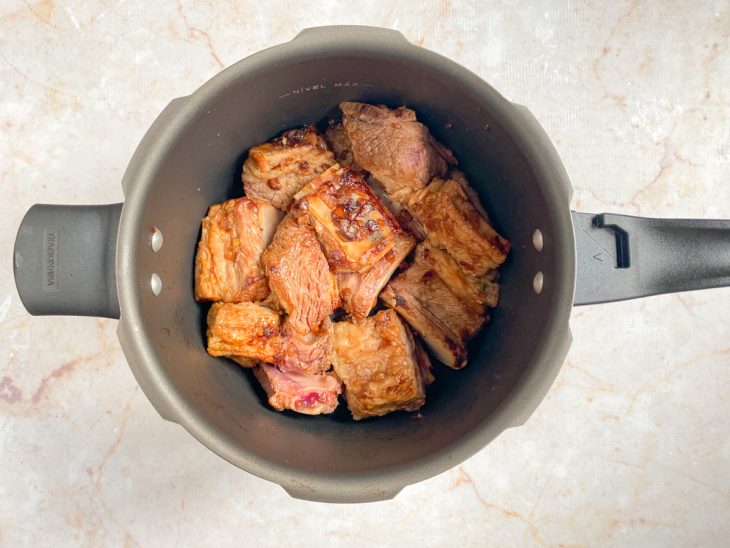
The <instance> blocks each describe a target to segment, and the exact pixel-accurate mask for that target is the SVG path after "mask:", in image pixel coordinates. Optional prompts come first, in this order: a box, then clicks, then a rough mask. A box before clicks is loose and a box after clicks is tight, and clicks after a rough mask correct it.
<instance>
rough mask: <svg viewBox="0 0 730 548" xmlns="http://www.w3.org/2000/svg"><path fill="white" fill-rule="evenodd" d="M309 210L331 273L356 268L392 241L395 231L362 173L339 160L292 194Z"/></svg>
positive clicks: (363, 266) (366, 265)
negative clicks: (338, 162)
mask: <svg viewBox="0 0 730 548" xmlns="http://www.w3.org/2000/svg"><path fill="white" fill-rule="evenodd" d="M296 197H297V199H298V200H299V202H298V207H301V209H302V210H303V211H306V212H307V213H308V214H309V217H310V219H311V221H312V224H313V226H314V229H315V230H316V232H317V237H318V238H319V241H320V242H321V243H322V247H323V248H324V250H325V254H326V256H327V261H328V262H329V265H330V267H331V268H332V270H333V271H334V272H361V271H364V270H367V269H368V268H370V267H371V266H372V265H374V264H375V263H376V262H378V261H379V260H380V259H381V258H382V257H383V256H384V255H385V254H386V253H388V251H390V249H391V248H392V247H393V245H394V240H395V238H394V236H395V233H396V232H399V231H400V230H401V229H400V227H399V226H398V223H397V222H396V220H395V218H394V217H393V215H392V214H391V213H390V211H388V210H387V209H386V208H385V207H384V206H383V204H382V203H381V202H380V200H378V198H377V197H376V196H375V194H373V191H372V189H371V188H370V187H369V186H368V185H367V184H366V183H365V181H364V180H363V177H362V174H360V173H358V172H355V171H352V170H351V169H349V168H347V167H343V166H340V165H339V164H337V165H335V166H333V167H331V168H330V169H328V170H327V171H326V172H324V173H323V174H322V175H320V176H319V177H317V178H316V179H314V180H313V181H311V182H310V183H309V184H308V185H307V186H306V187H304V188H303V189H302V190H301V191H300V192H299V193H297V195H296Z"/></svg>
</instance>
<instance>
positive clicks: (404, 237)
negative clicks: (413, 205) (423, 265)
mask: <svg viewBox="0 0 730 548" xmlns="http://www.w3.org/2000/svg"><path fill="white" fill-rule="evenodd" d="M415 243H416V242H415V240H414V239H413V238H412V237H411V236H409V235H408V234H406V233H405V232H397V233H396V234H395V242H394V244H393V247H392V249H391V250H390V251H388V252H387V253H386V254H385V255H384V256H383V257H382V258H381V259H380V260H379V261H378V262H377V263H375V264H374V265H373V266H372V267H371V268H370V269H368V270H366V271H365V272H339V273H338V274H337V286H338V287H339V289H340V297H342V304H343V306H344V308H345V310H346V311H347V312H349V313H350V314H352V316H353V318H355V319H357V320H362V319H364V318H366V317H367V316H368V314H370V311H371V310H372V309H373V307H374V306H375V305H376V304H377V302H378V295H379V294H380V291H381V290H382V289H383V287H385V284H387V283H388V280H390V277H391V276H392V275H393V272H395V270H396V269H397V268H398V266H399V265H400V264H401V262H402V261H403V259H405V258H406V255H408V254H409V253H410V252H411V250H412V249H413V246H414V245H415Z"/></svg>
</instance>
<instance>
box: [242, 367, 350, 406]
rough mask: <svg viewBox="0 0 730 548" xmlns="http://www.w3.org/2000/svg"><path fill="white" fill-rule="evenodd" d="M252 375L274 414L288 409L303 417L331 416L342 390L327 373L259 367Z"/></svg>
mask: <svg viewBox="0 0 730 548" xmlns="http://www.w3.org/2000/svg"><path fill="white" fill-rule="evenodd" d="M254 375H255V376H256V378H257V379H258V381H259V382H260V383H261V386H262V387H263V389H264V390H265V391H266V395H267V396H268V401H269V405H271V407H273V408H274V409H276V410H277V411H284V410H286V409H290V410H292V411H296V412H297V413H303V414H305V415H320V414H327V413H332V412H333V411H334V410H335V408H336V407H337V396H338V395H339V394H340V393H341V392H342V387H341V386H340V383H339V382H338V381H337V379H336V378H335V377H334V376H333V375H331V374H329V373H322V374H319V375H307V374H304V373H295V372H291V371H282V370H281V369H279V368H277V367H275V366H273V365H267V364H260V365H259V366H258V367H256V368H255V369H254Z"/></svg>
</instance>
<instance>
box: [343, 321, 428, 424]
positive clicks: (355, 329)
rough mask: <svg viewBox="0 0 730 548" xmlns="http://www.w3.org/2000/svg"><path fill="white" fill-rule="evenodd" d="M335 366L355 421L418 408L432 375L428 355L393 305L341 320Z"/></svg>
mask: <svg viewBox="0 0 730 548" xmlns="http://www.w3.org/2000/svg"><path fill="white" fill-rule="evenodd" d="M333 366H334V370H335V374H336V375H337V376H338V377H339V378H340V380H341V381H342V382H343V384H344V385H345V398H346V399H347V406H348V407H349V408H350V411H351V412H352V416H353V418H354V419H355V420H360V419H364V418H367V417H377V416H381V415H385V414H387V413H390V412H392V411H396V410H406V411H415V410H416V409H419V408H420V407H421V406H422V405H423V404H424V403H425V402H426V389H425V388H426V385H427V384H429V383H430V382H431V381H432V380H433V376H432V375H431V372H430V363H429V361H428V357H427V356H426V354H425V352H423V351H422V350H421V349H420V348H418V347H417V345H416V343H415V341H414V340H413V335H411V332H410V331H409V330H408V327H407V326H406V325H405V324H404V323H403V322H402V321H401V319H400V318H399V317H398V314H396V313H395V312H394V311H393V310H381V311H380V312H378V313H377V314H376V315H375V316H372V317H370V318H367V319H366V320H364V321H362V322H339V323H336V324H335V354H334V359H333Z"/></svg>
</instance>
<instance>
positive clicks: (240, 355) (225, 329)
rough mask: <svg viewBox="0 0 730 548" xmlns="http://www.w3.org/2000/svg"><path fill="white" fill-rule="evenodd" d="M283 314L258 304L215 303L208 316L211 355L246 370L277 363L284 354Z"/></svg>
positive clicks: (209, 350)
mask: <svg viewBox="0 0 730 548" xmlns="http://www.w3.org/2000/svg"><path fill="white" fill-rule="evenodd" d="M279 323H280V317H279V314H278V313H276V312H274V311H273V310H271V309H270V308H267V307H265V306H261V305H258V304H254V303H238V304H232V303H214V304H213V305H212V306H211V307H210V311H209V312H208V354H210V355H211V356H226V357H229V358H231V359H233V360H235V361H236V362H238V363H240V364H241V365H243V366H247V367H250V366H253V365H254V364H255V362H256V361H264V362H269V363H274V362H275V361H276V358H277V356H278V355H279V353H280V352H281V335H280V333H279Z"/></svg>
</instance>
